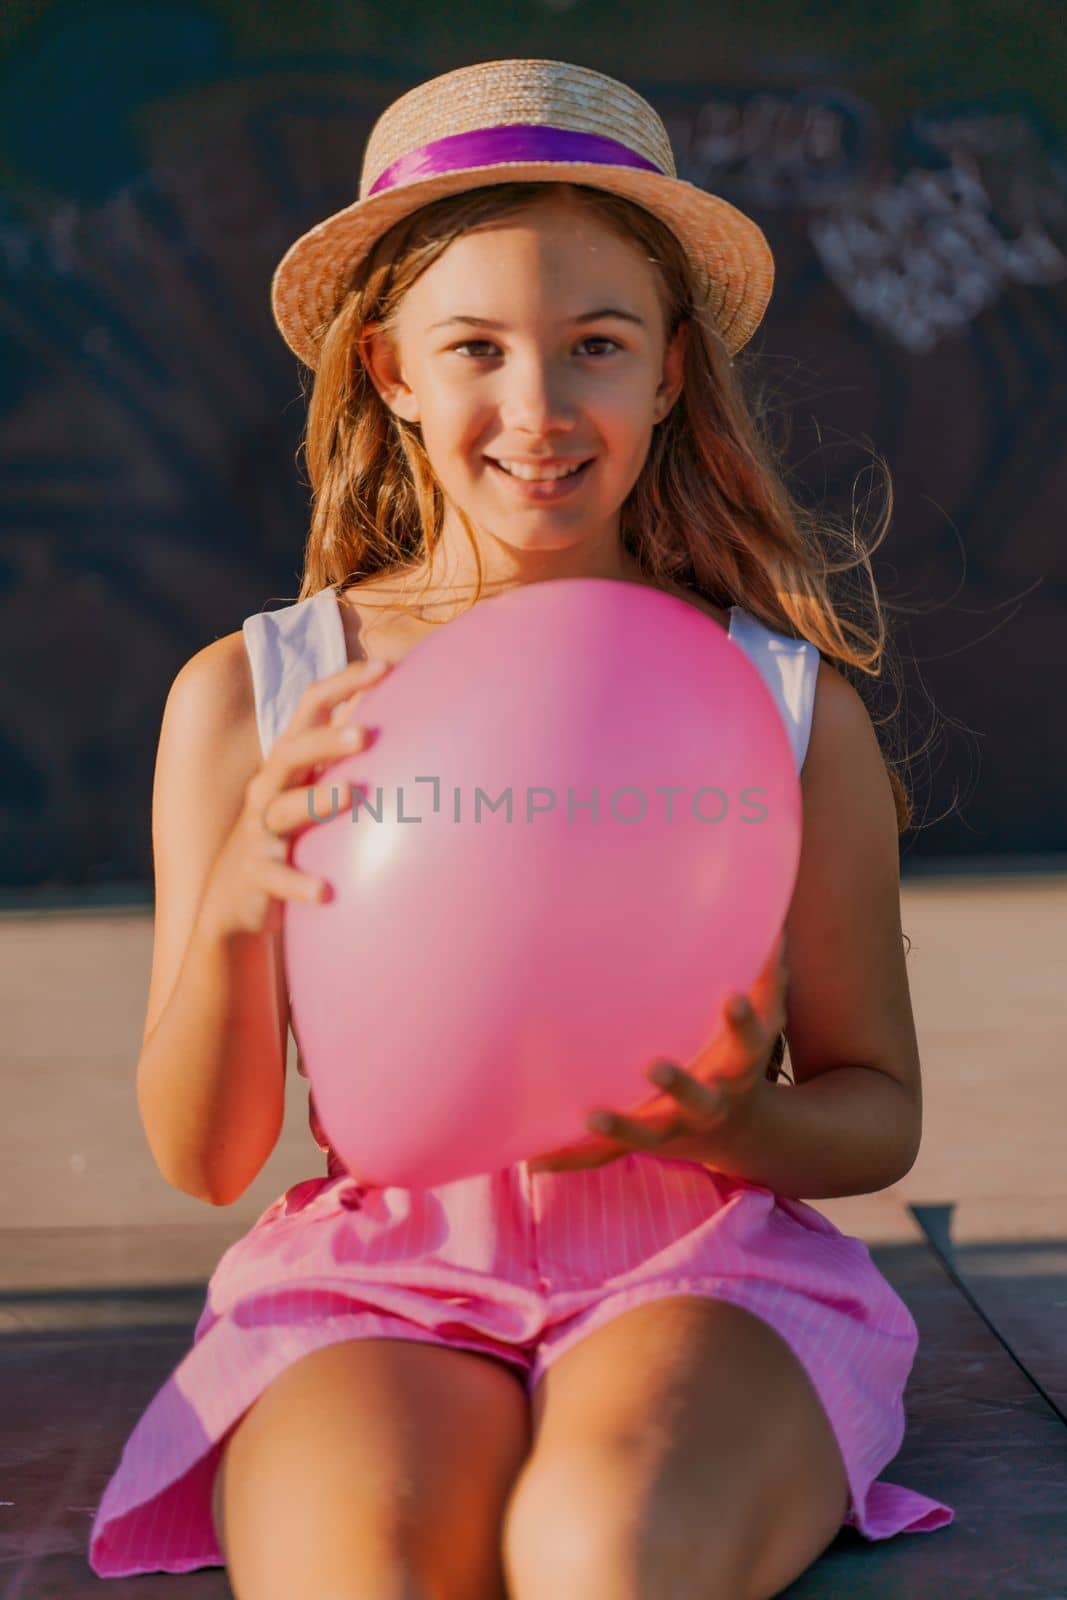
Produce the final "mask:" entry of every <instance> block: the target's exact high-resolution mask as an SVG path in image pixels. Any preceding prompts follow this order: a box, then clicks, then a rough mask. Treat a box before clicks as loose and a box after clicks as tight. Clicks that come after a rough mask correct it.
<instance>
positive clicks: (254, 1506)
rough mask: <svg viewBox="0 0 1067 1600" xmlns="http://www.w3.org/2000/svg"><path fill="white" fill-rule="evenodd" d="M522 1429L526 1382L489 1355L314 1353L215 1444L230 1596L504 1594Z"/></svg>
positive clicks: (267, 1599)
mask: <svg viewBox="0 0 1067 1600" xmlns="http://www.w3.org/2000/svg"><path fill="white" fill-rule="evenodd" d="M468 1357H469V1359H468ZM528 1429H529V1423H528V1416H527V1402H526V1397H525V1394H524V1393H523V1390H522V1387H521V1385H520V1384H518V1383H516V1381H515V1379H514V1377H513V1376H512V1375H511V1374H509V1373H507V1372H505V1371H504V1370H503V1369H502V1367H501V1366H500V1365H499V1364H498V1363H491V1362H490V1361H489V1360H488V1358H486V1359H485V1360H481V1358H479V1357H478V1356H476V1355H474V1354H473V1353H470V1352H462V1351H455V1350H447V1349H441V1348H440V1347H437V1346H432V1345H429V1344H425V1343H418V1342H415V1341H405V1340H399V1339H382V1338H376V1339H365V1340H352V1341H342V1342H341V1343H340V1344H337V1345H329V1346H326V1347H325V1348H323V1349H320V1350H318V1351H315V1352H312V1353H311V1354H310V1355H309V1356H306V1357H304V1358H302V1359H301V1360H300V1361H298V1362H296V1363H294V1364H293V1365H292V1366H291V1367H289V1368H287V1369H286V1370H285V1371H284V1372H283V1373H282V1374H281V1375H280V1377H279V1378H277V1379H275V1381H274V1383H273V1384H272V1385H271V1386H270V1387H269V1388H268V1389H267V1390H266V1391H265V1392H264V1394H263V1395H261V1396H260V1397H259V1399H258V1400H257V1401H256V1402H255V1404H254V1405H253V1406H252V1407H250V1409H249V1410H248V1411H247V1412H246V1413H245V1415H244V1416H243V1417H242V1418H241V1420H240V1421H239V1422H238V1423H237V1424H236V1426H235V1427H234V1429H233V1431H232V1433H231V1434H230V1436H229V1437H228V1438H227V1439H226V1440H225V1443H224V1445H223V1447H222V1449H221V1450H220V1459H219V1466H218V1470H217V1472H216V1475H215V1482H214V1486H213V1494H212V1514H213V1517H214V1521H215V1531H216V1536H217V1538H218V1542H219V1546H220V1549H221V1550H222V1552H223V1558H224V1561H225V1564H226V1568H227V1572H228V1573H229V1576H230V1582H231V1586H232V1588H233V1591H234V1595H235V1600H283V1597H284V1600H291V1596H292V1595H293V1594H295V1593H298V1592H299V1593H308V1594H314V1595H315V1596H316V1600H326V1597H327V1596H329V1597H336V1600H348V1597H349V1596H350V1595H351V1596H353V1597H354V1596H356V1595H358V1596H360V1597H364V1600H371V1597H374V1600H378V1597H379V1596H381V1597H382V1600H419V1597H421V1596H423V1595H426V1596H429V1595H433V1597H434V1600H453V1597H455V1600H497V1591H498V1589H499V1588H500V1587H502V1584H498V1583H497V1581H496V1580H497V1575H498V1574H499V1573H500V1555H499V1515H500V1513H501V1512H502V1508H503V1504H504V1501H505V1498H506V1495H507V1492H508V1490H509V1488H510V1484H511V1481H512V1479H513V1478H514V1476H515V1474H516V1473H517V1472H518V1470H519V1467H520V1465H521V1460H522V1457H523V1456H524V1454H525V1449H526V1444H527V1441H528Z"/></svg>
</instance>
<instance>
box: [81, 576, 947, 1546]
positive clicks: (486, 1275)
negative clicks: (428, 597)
mask: <svg viewBox="0 0 1067 1600" xmlns="http://www.w3.org/2000/svg"><path fill="white" fill-rule="evenodd" d="M244 634H245V640H246V644H247V647H248V652H249V657H250V660H251V665H252V673H253V680H254V684H255V694H256V717H257V723H258V727H259V733H260V741H261V745H262V748H263V750H264V752H266V751H267V750H268V749H269V748H270V746H271V744H272V743H273V740H274V739H275V738H276V737H277V735H278V733H279V731H280V730H281V729H282V728H283V727H284V726H285V724H286V722H287V721H288V719H289V717H290V716H291V715H292V712H293V709H294V707H295V705H296V702H297V700H298V699H299V697H300V694H301V692H302V690H303V688H304V686H305V684H306V683H308V682H310V681H312V680H313V679H315V678H319V677H322V676H324V675H325V674H327V673H330V672H335V671H337V670H338V669H339V668H341V667H343V666H344V665H345V662H346V660H347V654H346V644H345V636H344V629H343V626H342V623H341V613H340V611H339V608H338V601H337V596H336V594H335V591H334V590H333V589H324V590H322V591H321V592H320V593H319V594H317V595H314V596H313V597H312V598H311V599H309V600H304V601H300V602H298V603H296V604H295V605H289V606H286V607H284V608H283V609H281V610H278V611H273V612H260V613H257V614H256V615H254V616H251V617H248V618H247V619H246V620H245V622H244ZM730 638H731V639H732V640H734V641H735V642H736V643H737V644H738V645H739V646H740V648H742V649H744V650H746V651H747V652H748V654H749V656H750V658H751V659H752V660H753V662H754V663H755V664H756V666H757V667H758V668H759V670H760V671H761V673H762V674H763V676H764V680H765V681H766V682H767V684H768V686H769V687H770V689H771V691H772V692H773V694H774V696H775V698H776V700H777V703H778V705H779V708H780V710H781V713H782V717H783V720H784V722H785V725H786V727H787V729H788V731H789V734H790V737H791V740H792V742H793V748H794V752H795V756H796V761H797V767H798V770H799V768H800V766H801V764H802V763H803V759H804V754H805V751H806V749H807V742H808V734H809V732H810V727H811V715H812V708H813V705H814V697H815V678H816V674H817V672H818V665H819V656H818V652H817V650H816V649H815V647H814V646H813V645H812V644H810V643H809V642H808V641H806V640H797V639H790V638H789V637H787V636H786V635H784V634H779V633H775V632H772V631H771V630H769V629H767V628H766V627H764V626H763V624H762V623H760V622H759V621H758V620H757V619H756V618H754V617H751V616H749V614H748V613H747V612H745V611H743V610H741V608H740V607H737V606H734V607H732V608H731V613H730ZM299 1066H300V1069H301V1070H302V1063H299ZM304 1075H305V1076H306V1072H305V1074H304ZM309 1116H310V1121H311V1128H312V1132H313V1134H314V1136H315V1138H316V1141H317V1143H318V1144H319V1145H320V1147H321V1148H322V1149H323V1150H324V1151H325V1152H326V1156H327V1173H326V1175H325V1176H324V1177H317V1178H308V1179H306V1180H305V1181H304V1182H302V1183H297V1184H295V1185H294V1186H293V1187H292V1188H290V1189H288V1190H287V1191H286V1192H285V1193H284V1194H283V1195H281V1196H279V1198H278V1199H277V1200H275V1201H274V1202H273V1204H271V1205H270V1206H268V1207H267V1209H266V1210H265V1211H264V1212H263V1214H262V1215H261V1216H260V1217H259V1219H258V1221H256V1222H255V1223H254V1224H253V1226H252V1227H251V1229H250V1230H249V1231H248V1232H247V1233H246V1234H244V1236H243V1237H242V1238H240V1239H238V1240H237V1241H236V1243H235V1244H233V1245H231V1246H230V1248H229V1249H228V1250H227V1251H226V1252H225V1254H224V1255H223V1256H222V1258H221V1260H220V1261H219V1263H218V1265H217V1267H216V1268H215V1271H214V1273H213V1275H212V1277H211V1281H210V1283H209V1284H208V1288H207V1296H206V1300H205V1304H204V1309H203V1311H202V1312H201V1315H200V1318H199V1321H198V1322H197V1325H196V1328H195V1331H194V1334H193V1344H192V1346H191V1348H190V1349H189V1350H188V1351H187V1353H186V1354H185V1356H184V1357H183V1358H182V1360H181V1361H180V1362H179V1363H178V1365H177V1367H176V1368H175V1369H174V1371H173V1372H172V1373H171V1374H170V1376H169V1377H168V1378H167V1380H166V1381H165V1383H164V1384H163V1385H162V1387H161V1388H160V1389H159V1390H158V1392H157V1393H156V1394H155V1396H154V1397H153V1399H152V1400H151V1401H150V1403H149V1405H148V1406H147V1408H146V1409H145V1411H144V1412H143V1413H142V1415H141V1417H140V1418H139V1419H138V1421H137V1423H136V1425H135V1426H134V1428H133V1431H132V1432H131V1433H130V1435H129V1437H128V1439H127V1440H126V1443H125V1446H124V1447H123V1451H122V1456H121V1459H120V1460H119V1462H118V1464H117V1466H116V1468H115V1470H114V1472H113V1474H112V1477H111V1479H110V1481H109V1482H108V1484H107V1486H106V1488H105V1491H104V1494H103V1497H102V1499H101V1501H100V1504H99V1506H98V1507H97V1509H96V1515H95V1518H94V1521H93V1527H92V1531H91V1534H90V1541H89V1552H88V1556H89V1564H90V1566H91V1567H92V1569H93V1571H94V1572H95V1573H97V1575H98V1576H100V1577H102V1578H105V1577H116V1578H117V1577H125V1576H127V1575H130V1574H134V1573H143V1572H187V1571H189V1570H191V1569H193V1568H197V1567H208V1566H222V1565H224V1564H225V1563H224V1558H223V1554H222V1551H221V1550H220V1548H219V1545H218V1542H217V1540H216V1537H215V1532H214V1527H213V1523H212V1516H211V1493H212V1486H213V1479H214V1474H215V1470H216V1467H217V1465H218V1457H219V1449H220V1444H221V1442H222V1440H223V1439H224V1437H225V1436H226V1435H227V1434H228V1433H229V1431H230V1430H231V1429H232V1428H233V1426H234V1425H235V1424H236V1422H237V1421H238V1420H239V1419H240V1417H241V1415H242V1414H243V1413H244V1411H245V1410H246V1409H247V1408H248V1406H250V1405H251V1404H252V1402H253V1401H254V1400H256V1398H257V1397H258V1396H259V1395H260V1394H262V1393H263V1391H264V1390H265V1389H266V1387H267V1385H268V1384H269V1383H270V1382H271V1381H272V1380H273V1379H274V1378H275V1377H277V1375H278V1374H279V1373H280V1372H281V1371H283V1369H284V1368H285V1367H286V1366H288V1365H289V1363H291V1362H293V1361H296V1360H298V1359H299V1358H300V1357H301V1356H304V1355H306V1354H307V1353H308V1352H309V1351H312V1350H316V1349H318V1348H320V1346H323V1345H327V1344H332V1343H334V1341H335V1340H340V1339H358V1338H367V1337H372V1336H380V1335H388V1336H390V1337H393V1338H398V1339H408V1340H421V1341H426V1342H430V1343H434V1344H445V1345H450V1346H452V1347H453V1348H455V1349H463V1350H476V1351H481V1352H483V1353H487V1354H490V1355H493V1356H496V1357H497V1358H498V1359H500V1360H502V1361H507V1362H510V1363H511V1364H512V1366H513V1367H515V1368H516V1369H517V1370H518V1371H519V1372H521V1373H522V1374H523V1375H524V1378H525V1382H526V1385H527V1389H528V1391H529V1390H532V1388H533V1386H534V1385H535V1384H536V1383H537V1382H538V1381H539V1379H540V1378H541V1377H542V1376H543V1374H544V1372H545V1371H546V1370H547V1368H548V1367H550V1366H551V1365H552V1363H553V1361H555V1360H556V1359H557V1358H558V1357H559V1356H560V1355H561V1354H562V1353H563V1351H565V1350H567V1349H569V1348H570V1346H571V1345H573V1344H574V1343H576V1342H577V1341H578V1340H580V1339H582V1338H584V1337H585V1335H586V1334H587V1333H589V1332H590V1331H591V1330H592V1329H593V1328H596V1327H599V1326H600V1325H601V1324H602V1323H605V1322H608V1321H610V1320H611V1318H613V1317H616V1316H618V1315H619V1313H620V1312H623V1311H625V1310H627V1309H628V1308H629V1307H630V1306H633V1305H638V1304H640V1303H641V1302H643V1301H646V1300H653V1299H656V1298H659V1297H661V1296H664V1295H674V1294H678V1293H679V1292H684V1293H691V1294H695V1295H706V1296H709V1297H711V1298H715V1299H722V1300H728V1301H730V1302H731V1303H732V1304H734V1305H739V1306H742V1307H744V1308H745V1309H746V1310H748V1311H750V1312H752V1313H754V1314H755V1315H756V1316H758V1317H761V1318H763V1320H764V1321H765V1322H767V1323H769V1324H770V1326H771V1327H772V1328H774V1329H776V1330H777V1332H778V1333H779V1334H780V1335H781V1337H782V1338H783V1339H785V1341H786V1342H787V1343H788V1345H789V1346H790V1348H791V1349H792V1350H793V1351H794V1352H795V1353H796V1356H797V1357H798V1359H799V1361H800V1362H801V1364H802V1365H803V1367H804V1368H805V1370H806V1372H807V1374H808V1376H809V1378H810V1380H811V1382H812V1384H813V1386H814V1389H815V1391H816V1393H817V1394H818V1396H819V1398H820V1400H821V1401H822V1404H823V1406H824V1408H825V1410H826V1413H827V1416H828V1418H829V1421H830V1424H831V1426H832V1427H833V1430H834V1433H835V1435H836V1438H837V1441H838V1444H839V1445H840V1448H841V1453H842V1456H843V1458H844V1462H845V1467H846V1470H847V1473H848V1482H849V1488H850V1500H849V1506H848V1512H847V1515H846V1518H845V1525H846V1526H851V1527H854V1528H857V1529H858V1530H859V1531H860V1532H861V1533H862V1534H863V1535H865V1536H866V1537H867V1538H868V1539H887V1538H889V1537H891V1536H892V1535H893V1534H897V1533H903V1532H911V1533H916V1532H929V1531H931V1530H933V1529H935V1528H941V1527H944V1526H945V1524H946V1523H949V1522H951V1521H952V1517H953V1512H952V1510H951V1509H950V1508H949V1507H948V1506H946V1505H942V1504H941V1503H940V1502H939V1501H937V1500H932V1499H930V1498H928V1497H927V1496H926V1495H924V1494H920V1493H918V1492H917V1491H916V1490H913V1489H907V1488H904V1487H901V1486H899V1485H897V1484H893V1483H888V1482H886V1481H884V1480H881V1479H879V1478H878V1474H879V1473H880V1472H881V1471H882V1469H883V1468H884V1467H885V1466H886V1465H887V1464H888V1463H889V1462H890V1461H891V1460H892V1459H893V1457H894V1456H895V1455H896V1454H897V1452H898V1450H899V1449H900V1446H901V1443H902V1440H903V1437H904V1408H903V1394H904V1389H905V1385H906V1383H907V1380H908V1376H909V1373H910V1371H911V1367H912V1363H913V1361H914V1358H915V1352H916V1348H917V1345H918V1335H917V1330H916V1327H915V1323H914V1320H913V1319H912V1316H911V1314H910V1312H909V1311H908V1309H907V1307H906V1306H905V1305H904V1303H903V1301H902V1300H901V1299H900V1298H899V1296H898V1295H897V1294H896V1293H895V1292H894V1290H893V1289H892V1288H891V1287H890V1285H889V1284H888V1283H887V1281H886V1280H885V1278H884V1277H883V1276H882V1274H881V1273H880V1272H879V1271H878V1270H877V1268H876V1267H875V1266H874V1263H873V1262H872V1260H871V1257H870V1253H869V1251H868V1249H867V1247H866V1245H865V1244H863V1243H862V1242H861V1241H860V1240H858V1239H854V1238H850V1237H848V1236H847V1235H844V1234H842V1233H840V1232H839V1231H838V1230H837V1229H836V1228H835V1227H834V1226H833V1225H832V1224H831V1223H830V1222H829V1221H828V1220H827V1219H826V1218H825V1217H823V1216H822V1214H821V1213H820V1212H818V1211H816V1210H815V1209H814V1208H813V1207H811V1206H808V1205H806V1204H804V1202H802V1201H798V1200H791V1199H783V1198H780V1197H778V1196H776V1195H774V1194H773V1193H772V1192H771V1190H769V1189H767V1188H764V1187H761V1186H760V1185H758V1184H752V1183H747V1182H743V1181H740V1180H734V1179H731V1178H727V1177H723V1176H721V1175H719V1174H716V1173H713V1172H711V1171H709V1170H708V1169H707V1168H706V1167H703V1166H701V1165H700V1164H699V1163H697V1162H687V1161H677V1160H673V1159H668V1158H662V1157H657V1156H655V1155H653V1154H650V1153H646V1152H640V1153H633V1154H629V1155H626V1156H623V1157H621V1158H620V1159H619V1160H617V1161H614V1162H611V1163H609V1164H608V1165H607V1166H605V1167H599V1168H591V1169H589V1170H586V1171H577V1172H556V1173H552V1172H548V1173H531V1172H530V1171H529V1170H528V1168H527V1166H526V1163H525V1162H519V1163H517V1164H516V1165H514V1166H510V1167H502V1168H499V1169H498V1170H496V1171H492V1172H486V1173H482V1174H479V1175H477V1176H475V1177H470V1178H463V1179H459V1180H458V1181H456V1182H452V1183H446V1184H443V1185H441V1186H440V1187H438V1188H436V1189H426V1190H411V1189H404V1188H374V1187H371V1188H368V1187H366V1186H363V1185H361V1184H360V1183H358V1182H357V1181H356V1180H355V1179H353V1178H351V1177H350V1176H348V1175H347V1174H346V1173H345V1170H344V1168H343V1167H342V1166H341V1163H340V1161H339V1159H338V1158H337V1156H336V1155H335V1153H334V1152H333V1151H331V1150H330V1147H329V1144H328V1142H327V1141H326V1139H325V1137H324V1135H323V1133H322V1129H321V1127H320V1126H319V1123H318V1119H317V1117H316V1115H315V1106H314V1100H313V1099H311V1098H310V1097H309Z"/></svg>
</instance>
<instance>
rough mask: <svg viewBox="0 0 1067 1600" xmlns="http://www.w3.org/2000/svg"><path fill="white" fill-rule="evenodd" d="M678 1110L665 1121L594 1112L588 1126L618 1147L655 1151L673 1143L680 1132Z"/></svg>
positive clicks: (659, 1118)
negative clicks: (668, 1143) (618, 1145)
mask: <svg viewBox="0 0 1067 1600" xmlns="http://www.w3.org/2000/svg"><path fill="white" fill-rule="evenodd" d="M679 1121H680V1118H679V1114H678V1109H677V1106H676V1105H675V1106H674V1108H673V1109H672V1110H671V1111H670V1112H669V1113H668V1114H667V1115H666V1116H663V1117H627V1116H624V1115H623V1113H622V1112H620V1111H594V1112H593V1113H592V1114H591V1115H590V1117H589V1119H588V1121H587V1123H586V1126H587V1127H589V1128H592V1129H593V1131H594V1132H595V1133H597V1134H602V1135H603V1136H604V1137H605V1138H608V1139H613V1140H615V1142H616V1143H617V1144H625V1145H633V1146H635V1147H636V1148H637V1149H639V1150H651V1149H654V1148H655V1146H656V1145H659V1144H662V1143H663V1142H664V1140H665V1139H671V1138H673V1137H674V1136H675V1134H676V1133H677V1132H678V1125H679Z"/></svg>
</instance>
